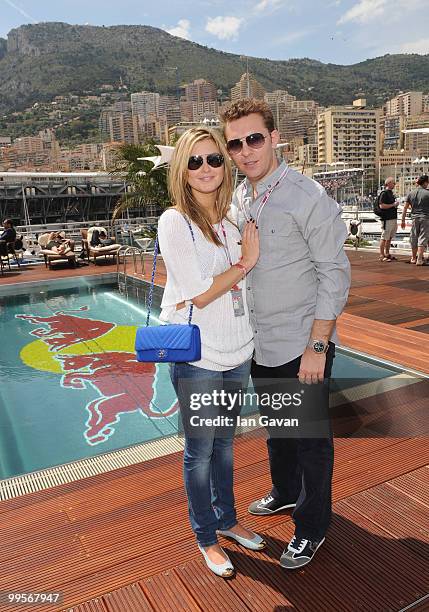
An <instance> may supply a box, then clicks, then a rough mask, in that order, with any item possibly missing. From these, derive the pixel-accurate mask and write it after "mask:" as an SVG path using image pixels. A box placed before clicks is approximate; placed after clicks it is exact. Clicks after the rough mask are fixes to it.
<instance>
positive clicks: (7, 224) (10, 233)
mask: <svg viewBox="0 0 429 612" xmlns="http://www.w3.org/2000/svg"><path fill="white" fill-rule="evenodd" d="M15 240H16V230H15V228H14V227H13V222H12V220H11V219H5V220H4V221H3V231H2V232H1V234H0V255H1V256H3V257H4V256H6V255H7V254H8V250H7V245H8V243H12V242H15Z"/></svg>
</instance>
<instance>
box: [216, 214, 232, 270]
mask: <svg viewBox="0 0 429 612" xmlns="http://www.w3.org/2000/svg"><path fill="white" fill-rule="evenodd" d="M219 227H220V228H221V229H222V234H223V237H224V239H225V243H224V242H223V240H222V238H221V237H220V236H219V232H218V231H217V230H216V229H215V233H216V236H217V237H218V238H219V240H220V241H221V243H222V247H223V250H224V252H225V255H226V259H227V260H228V263H229V265H230V266H232V258H231V253H230V251H229V247H228V238H227V236H226V231H225V227H224V225H223V221H220V223H219Z"/></svg>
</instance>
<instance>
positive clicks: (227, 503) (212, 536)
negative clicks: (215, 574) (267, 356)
mask: <svg viewBox="0 0 429 612" xmlns="http://www.w3.org/2000/svg"><path fill="white" fill-rule="evenodd" d="M250 366H251V360H249V361H246V362H245V363H243V364H241V365H240V366H238V367H236V368H233V369H232V370H227V371H225V372H216V371H213V370H205V369H203V368H197V367H195V366H193V365H191V364H189V363H174V364H170V376H171V381H172V383H173V386H174V389H175V391H176V394H177V398H178V400H179V404H180V413H181V418H182V423H183V427H184V432H185V450H184V456H183V475H184V482H185V489H186V494H187V497H188V510H189V518H190V521H191V527H192V529H193V531H194V533H195V536H196V538H197V542H198V543H199V544H200V546H204V547H206V546H211V545H212V544H216V543H217V536H216V530H217V529H231V527H233V526H234V525H236V524H237V515H236V511H235V501H234V491H233V448H232V445H233V440H234V432H235V426H228V427H217V426H205V427H202V428H201V427H200V428H199V431H198V435H197V434H196V433H195V434H193V433H192V427H189V423H190V420H191V417H198V419H199V418H200V417H201V418H212V417H216V416H230V415H231V414H232V413H231V411H229V410H228V409H227V408H228V406H227V405H223V406H217V405H216V401H214V402H212V403H209V404H208V405H206V406H202V407H201V408H199V409H198V410H196V409H195V406H193V403H192V397H191V395H192V394H203V393H204V394H207V393H209V394H210V395H211V397H214V396H215V394H214V393H213V392H221V391H222V390H225V391H227V392H228V393H239V392H240V391H243V392H244V391H245V390H246V389H247V385H248V382H249V375H250ZM238 413H239V409H238V410H234V414H238ZM195 431H196V430H195Z"/></svg>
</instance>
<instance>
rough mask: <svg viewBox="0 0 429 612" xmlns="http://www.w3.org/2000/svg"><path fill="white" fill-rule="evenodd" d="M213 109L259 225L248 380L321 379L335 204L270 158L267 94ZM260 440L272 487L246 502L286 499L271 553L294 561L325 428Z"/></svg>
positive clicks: (324, 508)
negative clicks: (282, 532)
mask: <svg viewBox="0 0 429 612" xmlns="http://www.w3.org/2000/svg"><path fill="white" fill-rule="evenodd" d="M222 118H223V121H224V133H225V138H226V141H227V147H228V151H229V153H230V155H231V157H232V159H233V161H234V163H235V164H236V166H237V167H238V169H239V170H240V171H241V172H243V173H244V174H245V175H246V177H247V179H246V180H245V181H244V183H243V184H242V185H240V186H239V187H238V188H237V190H236V193H235V194H234V204H235V205H237V207H238V209H239V210H241V214H242V215H244V217H245V218H252V219H253V220H255V222H256V225H257V227H258V229H259V239H260V257H259V261H258V263H257V264H256V266H255V267H254V268H253V270H252V271H251V272H250V273H249V275H248V282H247V298H248V304H249V312H250V317H251V324H252V327H253V331H254V339H255V357H254V362H253V364H252V379H253V383H254V386H255V390H256V392H257V393H260V390H262V389H263V387H262V384H263V383H262V381H263V380H264V379H265V380H266V379H270V380H275V382H276V384H278V388H279V389H280V390H281V387H282V385H283V384H284V385H286V384H287V379H289V380H290V379H295V381H296V377H297V376H298V377H299V381H300V382H301V383H308V384H315V386H316V387H315V388H319V387H323V386H324V384H323V381H326V379H327V378H328V377H329V376H330V373H331V367H332V362H333V357H334V350H335V347H334V343H335V342H336V334H335V320H336V318H337V317H338V316H339V314H340V313H341V311H342V310H343V308H344V305H345V303H346V300H347V294H348V288H349V284H350V265H349V262H348V259H347V257H346V255H345V253H344V250H343V244H344V240H345V239H346V237H347V230H346V227H345V224H344V223H343V221H342V220H341V218H340V214H341V209H340V207H339V205H338V204H337V203H336V202H334V201H333V200H332V199H331V198H329V197H328V196H327V194H326V192H325V190H324V189H323V188H322V186H321V185H320V184H319V183H316V182H315V181H313V180H311V179H309V178H307V177H305V176H303V175H302V174H300V173H298V172H296V171H295V170H293V169H292V168H288V166H287V165H286V164H285V163H284V162H282V163H281V164H279V162H278V161H277V157H276V154H275V149H276V145H277V144H278V142H279V133H278V131H277V130H275V129H274V121H273V116H272V113H271V110H270V108H269V107H268V105H267V104H265V103H264V102H261V101H258V100H253V99H246V100H240V101H239V102H236V103H234V104H233V105H232V106H231V107H230V108H229V109H227V110H226V111H225V113H224V114H223V117H222ZM267 197H268V199H267ZM241 221H243V219H241ZM239 222H240V219H239ZM277 381H278V382H277ZM301 386H304V385H301ZM325 397H326V395H325ZM316 408H317V410H318V406H316ZM325 408H327V406H325ZM321 412H322V410H321ZM269 433H270V432H269ZM267 444H268V455H269V462H270V471H271V479H272V483H273V487H272V490H271V492H270V493H269V494H268V495H266V496H265V497H263V498H262V499H259V500H257V501H255V502H253V503H252V504H251V505H250V507H249V512H251V513H252V514H257V515H266V514H273V513H274V512H278V511H279V510H282V509H284V508H292V507H295V511H294V513H293V519H294V522H295V535H294V537H293V539H292V540H291V542H290V543H289V545H288V547H287V548H286V549H285V551H284V552H283V554H282V557H281V560H280V563H281V565H282V566H283V567H285V568H287V569H295V568H299V567H302V566H303V565H305V564H306V563H309V562H310V561H311V559H312V557H313V556H314V554H315V552H316V550H317V549H318V548H319V547H320V545H321V544H322V543H323V541H324V539H325V533H326V531H327V529H328V526H329V522H330V518H331V481H332V469H333V442H332V436H331V435H328V436H327V437H323V438H317V437H313V438H301V439H299V438H298V439H292V438H289V439H286V438H285V437H275V436H271V437H270V438H269V439H268V441H267Z"/></svg>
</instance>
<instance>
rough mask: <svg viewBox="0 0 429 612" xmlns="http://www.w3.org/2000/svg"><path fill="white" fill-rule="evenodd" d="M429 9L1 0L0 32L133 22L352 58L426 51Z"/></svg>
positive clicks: (407, 4) (307, 0)
mask: <svg viewBox="0 0 429 612" xmlns="http://www.w3.org/2000/svg"><path fill="white" fill-rule="evenodd" d="M428 16H429V0H235V2H231V0H182V1H180V2H176V1H174V0H120V1H119V2H118V0H114V1H113V0H89V1H88V0H60V1H58V0H0V37H3V38H6V36H7V33H8V32H9V31H10V30H11V29H12V28H15V27H18V26H20V25H22V24H25V23H36V22H40V21H64V22H67V23H72V24H90V25H106V26H108V25H119V24H138V25H149V26H154V27H157V28H162V29H163V30H166V31H167V32H170V33H171V34H174V35H175V36H180V37H182V38H186V39H188V40H191V41H193V42H196V43H199V44H201V45H205V46H208V47H212V48H215V49H219V50H221V51H226V52H229V53H236V54H239V55H243V56H248V57H266V58H269V59H276V60H286V59H290V58H302V57H309V58H311V59H316V60H320V61H322V62H331V63H335V64H354V63H357V62H360V61H364V60H365V59H368V58H372V57H378V56H380V55H385V54H386V53H420V54H429V27H428V24H429V19H428ZM249 67H250V69H251V62H250V64H249Z"/></svg>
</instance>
